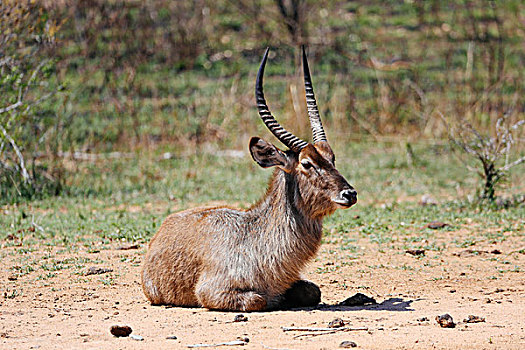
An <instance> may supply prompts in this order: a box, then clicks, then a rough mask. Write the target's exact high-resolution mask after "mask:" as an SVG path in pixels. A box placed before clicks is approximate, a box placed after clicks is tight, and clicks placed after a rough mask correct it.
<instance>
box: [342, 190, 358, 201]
mask: <svg viewBox="0 0 525 350" xmlns="http://www.w3.org/2000/svg"><path fill="white" fill-rule="evenodd" d="M340 196H341V198H343V199H344V200H346V201H347V202H348V205H354V204H355V203H356V202H357V191H356V190H354V189H347V190H342V191H341V193H340Z"/></svg>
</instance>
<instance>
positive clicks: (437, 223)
mask: <svg viewBox="0 0 525 350" xmlns="http://www.w3.org/2000/svg"><path fill="white" fill-rule="evenodd" d="M446 226H448V224H447V223H444V222H441V221H432V222H429V223H428V224H427V225H426V226H425V227H428V228H430V229H432V230H437V229H440V228H443V227H446Z"/></svg>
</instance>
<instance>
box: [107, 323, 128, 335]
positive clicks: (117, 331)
mask: <svg viewBox="0 0 525 350" xmlns="http://www.w3.org/2000/svg"><path fill="white" fill-rule="evenodd" d="M109 332H110V333H111V334H113V335H114V336H115V337H127V336H128V335H130V334H131V332H132V329H131V327H130V326H119V325H114V326H111V328H110V329H109Z"/></svg>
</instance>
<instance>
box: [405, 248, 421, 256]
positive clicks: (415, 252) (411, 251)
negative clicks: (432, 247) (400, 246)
mask: <svg viewBox="0 0 525 350" xmlns="http://www.w3.org/2000/svg"><path fill="white" fill-rule="evenodd" d="M406 253H407V254H410V255H414V256H415V255H425V250H424V249H407V250H406Z"/></svg>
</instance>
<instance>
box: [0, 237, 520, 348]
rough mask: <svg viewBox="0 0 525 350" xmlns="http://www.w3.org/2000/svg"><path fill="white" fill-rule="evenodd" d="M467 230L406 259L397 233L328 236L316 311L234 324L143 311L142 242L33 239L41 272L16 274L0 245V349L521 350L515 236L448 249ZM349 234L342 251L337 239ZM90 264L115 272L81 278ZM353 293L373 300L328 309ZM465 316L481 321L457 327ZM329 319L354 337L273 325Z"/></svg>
mask: <svg viewBox="0 0 525 350" xmlns="http://www.w3.org/2000/svg"><path fill="white" fill-rule="evenodd" d="M470 234H471V233H468V232H466V231H465V232H464V231H463V230H461V229H460V230H457V231H446V230H442V231H437V232H436V234H435V235H434V239H433V242H421V243H423V244H427V243H435V244H437V245H439V244H442V243H445V248H444V249H443V250H441V251H438V250H427V251H425V253H424V255H411V254H408V253H406V252H405V249H406V248H403V244H402V242H401V241H402V240H400V239H399V240H396V239H395V238H396V237H394V239H393V243H392V244H388V245H383V246H381V245H378V244H377V243H372V242H371V240H370V239H369V237H364V236H360V235H359V234H358V233H348V234H344V235H343V234H337V233H334V234H332V235H331V236H330V237H327V238H326V239H325V243H324V244H323V245H322V248H321V251H320V253H319V255H318V257H317V258H316V260H315V261H313V262H312V263H311V265H309V267H308V268H307V270H306V271H305V277H306V278H307V279H310V280H312V281H314V282H315V283H317V284H319V285H320V287H321V290H322V293H323V296H322V304H321V305H320V306H318V307H316V308H310V309H299V310H291V311H277V312H256V313H247V314H245V316H247V318H248V319H247V321H244V322H233V321H234V318H235V316H236V315H237V314H238V313H236V312H216V311H209V310H206V309H198V308H196V309H193V308H177V307H172V308H166V307H158V306H151V305H149V304H148V302H147V301H146V300H145V298H144V295H143V294H142V290H141V287H140V283H139V271H140V265H141V259H142V257H143V255H144V252H145V249H146V247H145V246H139V247H137V248H136V249H129V250H121V249H119V248H121V245H119V244H117V243H115V245H114V246H111V247H107V246H105V247H101V249H100V251H97V250H93V249H88V248H85V247H84V246H79V247H78V249H77V252H75V253H70V252H67V251H65V250H64V249H63V248H62V249H61V248H59V247H48V246H46V245H44V244H42V245H41V246H38V247H34V249H35V250H34V251H32V252H30V253H27V254H30V256H31V259H32V261H37V262H38V261H41V262H42V264H41V265H40V266H47V268H46V270H45V271H42V268H40V269H36V270H34V271H29V272H27V273H24V274H20V273H19V274H13V266H15V270H16V265H17V264H21V257H20V252H19V251H17V247H7V246H4V247H3V248H2V250H3V253H4V258H3V259H2V260H3V261H2V264H1V266H2V269H1V271H0V290H1V292H2V294H3V295H2V296H1V297H0V348H2V349H135V348H137V349H153V348H157V349H171V348H173V349H177V348H188V345H193V344H217V343H223V342H230V341H234V340H237V339H238V338H239V337H240V338H248V339H249V342H248V343H247V344H246V345H244V347H245V348H250V349H335V348H338V347H340V344H341V343H342V342H343V341H352V342H355V343H356V344H357V348H362V349H430V348H436V349H457V348H461V349H525V330H524V327H525V275H524V273H523V266H524V262H525V255H524V254H523V248H525V247H524V246H523V245H524V241H523V237H522V236H520V235H519V234H516V233H515V232H514V233H513V232H504V238H505V239H500V240H499V242H495V243H494V242H489V241H488V240H487V241H482V242H478V243H476V244H475V245H473V246H470V247H468V248H465V247H458V245H457V244H452V243H451V242H453V241H454V240H456V241H457V240H458V239H462V238H466V237H468V236H469V235H470ZM348 238H351V239H352V243H351V246H352V247H353V248H352V249H348V245H346V246H345V245H343V244H341V242H343V241H344V240H345V239H348ZM0 243H1V242H0ZM108 248H109V249H108ZM128 248H129V247H128ZM131 248H134V247H131ZM50 263H52V264H50ZM68 263H69V264H70V265H67V264H68ZM46 264H47V265H46ZM36 266H38V263H37V264H36ZM50 266H51V267H52V266H62V268H55V269H50ZM66 267H67V268H66ZM90 267H97V268H109V269H112V270H113V271H112V272H106V273H103V274H94V275H87V271H88V270H89V268H90ZM21 268H22V267H19V270H20V269H21ZM520 268H521V270H520ZM50 270H54V271H52V272H49V271H50ZM358 292H360V293H363V294H366V295H368V296H371V297H373V298H375V299H376V300H377V304H375V305H367V306H354V307H347V306H338V303H340V302H341V301H343V300H345V299H346V298H348V297H350V296H352V295H354V294H355V293H358ZM445 313H448V314H450V315H451V316H452V317H453V319H454V322H455V323H456V324H457V325H456V327H455V328H442V327H440V326H439V325H438V324H437V323H436V320H435V317H436V316H438V315H442V314H445ZM468 315H475V316H479V317H483V318H485V322H480V323H465V322H464V321H463V320H464V319H466V318H467V316H468ZM335 318H341V319H342V320H343V321H344V322H345V327H356V328H358V329H359V330H338V331H334V332H332V333H328V334H326V333H322V332H319V331H315V330H312V331H286V332H285V331H283V328H282V327H308V328H325V327H327V325H328V323H329V322H330V321H332V320H334V319H335ZM115 324H120V325H128V326H130V327H131V328H132V329H133V333H132V334H134V335H139V336H141V337H142V338H143V340H141V341H140V340H134V339H133V338H131V337H124V338H116V337H114V336H112V335H111V334H110V332H109V330H110V327H111V326H112V325H115ZM363 328H364V329H363ZM173 336H175V337H176V339H168V337H173ZM239 347H242V346H224V347H222V348H239Z"/></svg>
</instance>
